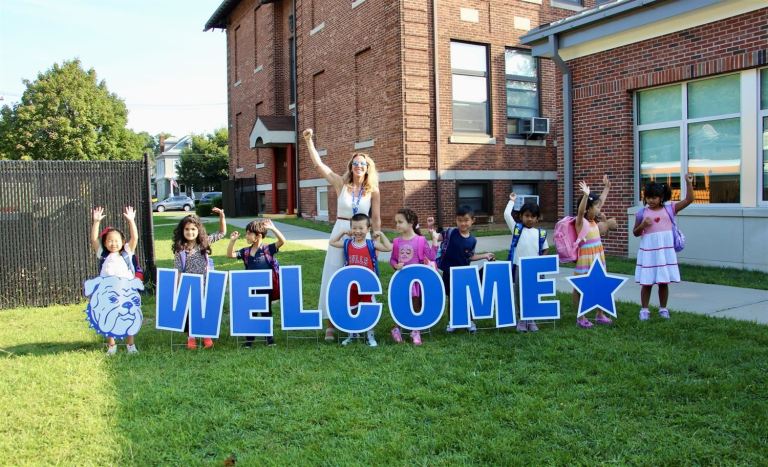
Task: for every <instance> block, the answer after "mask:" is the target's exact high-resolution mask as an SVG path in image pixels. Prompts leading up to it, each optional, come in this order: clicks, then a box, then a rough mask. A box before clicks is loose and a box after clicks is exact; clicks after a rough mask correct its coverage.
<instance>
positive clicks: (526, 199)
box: [512, 195, 539, 211]
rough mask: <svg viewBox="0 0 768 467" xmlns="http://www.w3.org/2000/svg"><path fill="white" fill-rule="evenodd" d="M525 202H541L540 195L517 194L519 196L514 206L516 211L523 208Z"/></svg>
mask: <svg viewBox="0 0 768 467" xmlns="http://www.w3.org/2000/svg"><path fill="white" fill-rule="evenodd" d="M525 203H536V204H539V196H538V195H517V198H516V199H515V205H514V206H513V207H512V209H513V210H515V211H519V210H520V208H522V207H523V204H525Z"/></svg>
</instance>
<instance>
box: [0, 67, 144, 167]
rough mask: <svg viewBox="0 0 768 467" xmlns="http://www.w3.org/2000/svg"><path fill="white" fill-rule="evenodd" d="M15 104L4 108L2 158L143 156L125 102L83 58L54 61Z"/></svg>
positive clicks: (0, 137) (141, 140)
mask: <svg viewBox="0 0 768 467" xmlns="http://www.w3.org/2000/svg"><path fill="white" fill-rule="evenodd" d="M24 84H25V85H26V87H27V88H26V90H25V91H24V93H23V94H22V96H21V101H20V102H18V103H16V104H14V105H13V107H9V106H3V108H2V109H0V158H3V159H33V160H40V159H48V160H51V159H57V160H107V159H117V160H128V159H139V158H141V155H142V149H143V147H144V146H145V143H146V142H145V140H144V138H142V137H141V136H140V135H137V134H136V133H134V132H133V131H131V130H130V129H128V128H126V127H125V125H126V122H127V119H128V111H127V109H126V107H125V103H124V102H123V101H122V100H121V99H120V98H119V97H118V96H116V95H115V94H112V93H110V92H109V90H108V89H107V85H106V83H105V82H104V81H100V82H99V81H97V78H96V71H94V70H93V69H92V68H91V69H90V70H88V71H85V70H83V68H82V67H81V65H80V61H79V60H71V61H65V62H63V63H62V64H61V65H59V64H54V65H53V67H52V68H51V69H49V70H47V71H46V72H44V73H39V74H38V75H37V79H36V80H35V81H29V80H24Z"/></svg>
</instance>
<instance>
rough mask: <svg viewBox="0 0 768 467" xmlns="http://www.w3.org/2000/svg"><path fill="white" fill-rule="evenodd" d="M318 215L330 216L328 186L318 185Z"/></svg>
mask: <svg viewBox="0 0 768 467" xmlns="http://www.w3.org/2000/svg"><path fill="white" fill-rule="evenodd" d="M317 217H325V218H327V217H328V187H327V186H319V187H317Z"/></svg>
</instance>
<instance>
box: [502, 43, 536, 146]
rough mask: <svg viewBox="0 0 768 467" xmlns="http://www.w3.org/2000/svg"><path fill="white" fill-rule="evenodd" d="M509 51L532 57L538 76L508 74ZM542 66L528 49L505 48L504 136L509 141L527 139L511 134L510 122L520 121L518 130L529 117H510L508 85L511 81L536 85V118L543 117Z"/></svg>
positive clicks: (523, 136)
mask: <svg viewBox="0 0 768 467" xmlns="http://www.w3.org/2000/svg"><path fill="white" fill-rule="evenodd" d="M507 50H514V51H515V52H517V53H521V54H524V55H528V56H530V57H531V60H533V62H534V64H535V65H536V76H534V77H533V78H530V77H528V76H520V75H508V74H506V72H507V69H506V68H507ZM540 66H541V63H540V62H539V59H538V58H537V57H534V56H533V53H532V52H531V51H530V50H528V49H521V48H517V47H505V48H504V101H505V105H504V118H505V120H504V135H505V137H506V138H509V139H527V138H526V137H525V135H523V134H522V133H509V132H508V129H509V121H510V120H512V119H517V121H518V129H519V125H520V123H519V122H520V119H522V118H528V117H510V116H509V113H508V112H509V110H508V109H509V100H508V99H507V85H508V83H509V82H510V81H519V82H524V83H534V84H535V85H536V115H535V117H541V72H540Z"/></svg>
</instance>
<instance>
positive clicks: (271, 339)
mask: <svg viewBox="0 0 768 467" xmlns="http://www.w3.org/2000/svg"><path fill="white" fill-rule="evenodd" d="M267 346H269V347H274V346H275V338H274V337H272V336H267Z"/></svg>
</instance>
